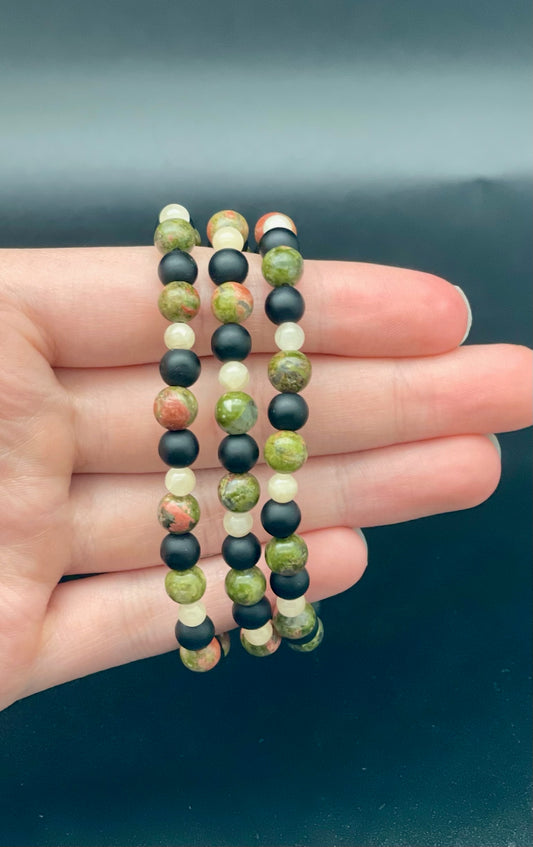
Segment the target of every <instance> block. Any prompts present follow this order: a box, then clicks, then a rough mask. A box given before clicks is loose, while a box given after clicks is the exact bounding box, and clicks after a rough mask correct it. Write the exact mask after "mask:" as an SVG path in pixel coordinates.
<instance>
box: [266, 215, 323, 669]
mask: <svg viewBox="0 0 533 847" xmlns="http://www.w3.org/2000/svg"><path fill="white" fill-rule="evenodd" d="M254 235H255V240H256V242H257V245H258V248H257V249H258V252H259V253H260V254H261V255H262V257H263V261H262V264H261V271H262V274H263V277H264V278H265V280H266V281H267V282H268V283H269V285H271V286H272V287H273V291H271V292H270V294H269V295H268V297H267V298H266V301H265V312H266V315H267V317H268V319H269V320H270V321H271V322H272V323H274V324H276V325H277V330H276V333H275V336H274V338H275V342H276V345H277V347H278V348H279V352H278V353H276V354H275V355H274V356H272V358H271V359H270V361H269V363H268V378H269V380H270V383H271V384H272V385H273V387H274V388H276V389H277V391H278V392H279V394H276V395H275V397H273V398H272V400H271V401H270V404H269V406H268V419H269V421H270V423H271V424H272V426H273V427H274V428H275V429H276V430H277V432H274V433H272V435H270V436H269V437H268V438H267V440H266V443H265V450H264V455H265V460H266V462H267V464H268V465H269V467H270V468H272V470H273V471H275V473H274V474H273V475H272V476H271V477H270V479H269V482H268V492H269V494H270V498H271V499H270V500H268V501H267V502H266V503H265V505H264V506H263V509H262V511H261V522H262V524H263V527H264V529H265V530H266V531H267V532H268V533H269V535H272V536H273V537H272V539H271V540H270V541H269V542H268V544H267V545H266V548H265V559H266V562H267V565H268V567H269V568H270V570H271V571H272V573H271V575H270V587H271V588H272V591H273V592H274V594H275V595H276V597H277V600H276V611H275V614H274V618H273V623H274V627H275V629H276V630H277V632H278V633H279V634H280V635H281V636H282V637H283V638H284V640H286V641H287V643H288V644H289V646H290V647H291V648H292V649H293V650H297V651H299V652H310V651H312V650H314V649H315V648H316V647H318V645H319V644H320V643H321V641H322V638H323V636H324V627H323V625H322V621H321V620H320V618H319V617H318V616H317V614H316V612H315V610H314V608H313V606H312V605H311V604H310V603H309V602H308V601H307V599H306V597H305V592H306V591H307V589H308V587H309V574H308V572H307V569H306V567H305V565H306V563H307V557H308V550H307V545H306V543H305V540H304V539H303V538H302V537H301V536H300V535H297V533H296V530H297V528H298V526H299V524H300V520H301V513H300V509H299V507H298V505H297V503H296V502H295V501H294V497H295V496H296V494H297V491H298V483H297V481H296V479H295V478H294V477H293V476H292V473H293V472H294V471H297V470H298V469H299V468H300V467H301V466H302V465H303V464H304V463H305V461H306V459H307V447H306V444H305V441H304V439H303V438H302V436H301V435H300V434H299V433H298V432H297V430H299V429H301V427H303V426H304V425H305V423H306V422H307V419H308V416H309V408H308V406H307V403H306V401H305V400H304V398H303V397H301V395H300V393H299V392H300V391H302V390H303V389H304V388H305V387H306V386H307V384H308V383H309V380H310V378H311V362H310V361H309V359H308V358H307V356H306V355H305V354H304V353H302V352H301V350H300V348H301V347H302V346H303V344H304V341H305V334H304V332H303V330H302V328H301V327H300V326H299V325H298V321H299V320H300V319H301V317H302V316H303V314H304V311H305V302H304V299H303V297H302V295H301V294H300V292H299V291H298V290H297V289H296V288H295V287H294V286H295V285H296V284H297V283H298V281H299V280H300V278H301V276H302V273H303V258H302V255H301V253H300V252H299V243H298V238H297V230H296V226H295V224H294V221H293V220H292V219H291V218H289V217H288V216H287V215H283V214H280V213H279V212H269V213H267V214H265V215H263V216H262V217H261V218H259V220H258V221H257V223H256V225H255V228H254Z"/></svg>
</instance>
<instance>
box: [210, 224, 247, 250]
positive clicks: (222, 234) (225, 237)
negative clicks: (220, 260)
mask: <svg viewBox="0 0 533 847" xmlns="http://www.w3.org/2000/svg"><path fill="white" fill-rule="evenodd" d="M211 243H212V245H213V248H214V249H215V250H223V249H224V248H225V247H233V248H234V249H235V250H242V248H243V247H244V238H243V237H242V235H241V233H240V232H239V230H238V229H236V228H235V227H234V226H221V227H220V229H217V231H216V232H215V234H214V235H213V240H212V242H211Z"/></svg>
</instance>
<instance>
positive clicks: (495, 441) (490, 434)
mask: <svg viewBox="0 0 533 847" xmlns="http://www.w3.org/2000/svg"><path fill="white" fill-rule="evenodd" d="M487 438H488V439H489V441H492V443H493V444H494V446H495V447H496V450H497V451H498V456H499V457H500V459H501V457H502V448H501V447H500V442H499V441H498V439H497V438H496V436H495V435H494V433H493V432H487Z"/></svg>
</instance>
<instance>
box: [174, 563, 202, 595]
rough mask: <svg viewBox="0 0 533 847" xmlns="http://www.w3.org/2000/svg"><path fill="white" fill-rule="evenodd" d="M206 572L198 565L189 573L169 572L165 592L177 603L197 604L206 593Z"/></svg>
mask: <svg viewBox="0 0 533 847" xmlns="http://www.w3.org/2000/svg"><path fill="white" fill-rule="evenodd" d="M205 586H206V579H205V575H204V572H203V571H202V570H201V568H199V567H198V566H197V565H194V567H192V568H190V569H189V570H188V571H174V570H172V571H167V575H166V576H165V591H166V592H167V594H168V596H169V597H170V598H171V599H172V600H174V601H175V602H176V603H196V601H197V600H199V599H200V597H203V595H204V592H205Z"/></svg>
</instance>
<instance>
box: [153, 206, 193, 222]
mask: <svg viewBox="0 0 533 847" xmlns="http://www.w3.org/2000/svg"><path fill="white" fill-rule="evenodd" d="M175 220H183V221H189V222H190V220H191V216H190V214H189V212H188V211H187V209H186V208H185V206H181V205H180V204H179V203H169V204H168V206H164V207H163V208H162V209H161V211H160V212H159V223H163V221H175Z"/></svg>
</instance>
